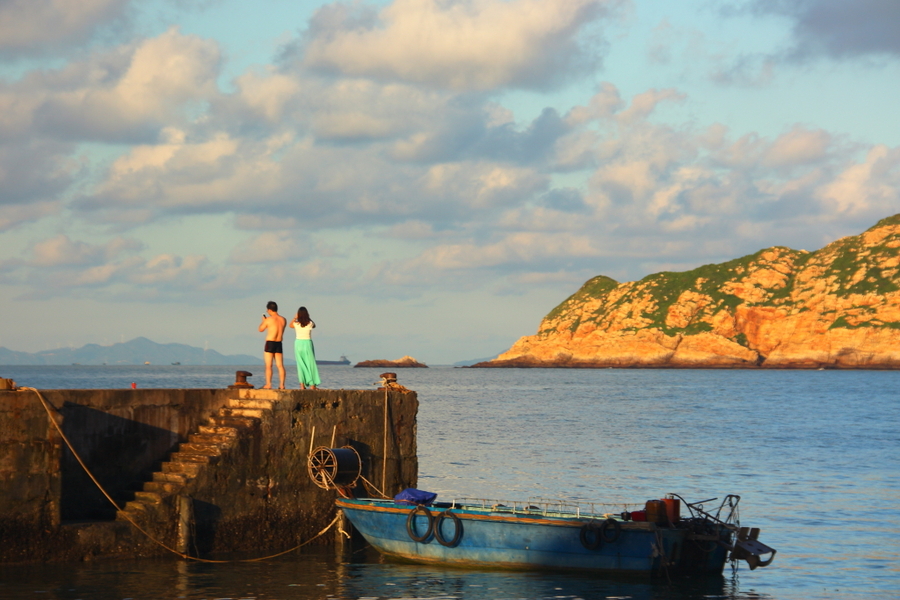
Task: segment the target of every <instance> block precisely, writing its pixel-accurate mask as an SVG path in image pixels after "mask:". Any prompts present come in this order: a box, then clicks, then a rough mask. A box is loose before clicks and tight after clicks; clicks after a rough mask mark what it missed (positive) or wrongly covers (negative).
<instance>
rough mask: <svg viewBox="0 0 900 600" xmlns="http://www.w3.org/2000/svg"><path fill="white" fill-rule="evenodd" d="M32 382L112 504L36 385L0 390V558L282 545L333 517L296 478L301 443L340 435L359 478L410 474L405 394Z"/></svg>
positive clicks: (264, 549)
mask: <svg viewBox="0 0 900 600" xmlns="http://www.w3.org/2000/svg"><path fill="white" fill-rule="evenodd" d="M41 393H42V395H43V396H44V398H45V399H46V401H47V402H48V404H49V405H51V407H52V409H51V412H52V414H53V418H54V419H55V420H56V422H57V423H59V424H60V427H61V429H62V431H63V433H64V434H65V436H66V437H67V438H68V439H69V440H70V442H71V443H72V445H73V447H74V448H75V450H76V452H77V453H78V455H79V456H80V457H81V458H82V460H83V461H84V462H85V464H86V465H87V467H88V469H89V470H90V471H91V473H92V474H93V475H94V477H95V478H96V479H97V480H98V481H99V482H100V483H101V485H102V486H103V488H104V489H106V490H107V492H108V493H109V494H110V495H111V496H112V497H113V499H114V500H115V501H116V504H117V507H118V508H119V510H117V508H116V507H114V506H113V505H112V504H111V503H110V502H109V500H107V499H106V498H105V497H104V496H103V495H102V493H101V492H100V491H99V490H98V489H97V486H96V485H95V484H94V483H93V482H92V481H91V479H90V478H89V477H88V476H87V474H86V473H85V472H84V469H82V467H81V466H80V465H79V464H78V462H77V461H76V459H75V457H74V456H73V455H72V453H71V452H70V451H69V450H68V448H67V447H66V445H65V444H64V443H63V440H62V438H61V436H60V434H59V433H58V431H57V430H56V428H54V427H53V425H52V424H51V423H50V420H49V418H48V415H47V412H46V411H45V409H44V408H43V406H42V405H41V403H40V401H39V399H38V397H37V395H36V394H35V393H34V392H31V391H23V390H19V391H0V540H2V544H0V562H3V563H15V562H37V561H61V560H88V559H92V558H97V557H106V556H109V557H113V556H115V557H132V556H150V555H159V554H166V553H168V552H169V551H168V550H166V549H165V548H163V545H165V546H168V547H169V548H173V549H178V550H180V551H183V552H185V553H187V554H191V555H201V554H209V553H221V552H241V553H245V554H252V555H254V556H258V555H265V554H266V553H269V552H277V551H281V550H285V549H288V548H291V547H293V546H295V545H296V544H298V543H300V542H303V541H305V540H307V539H310V538H312V537H313V536H315V535H316V534H317V533H318V532H319V531H321V530H322V528H324V527H326V526H327V525H328V524H329V523H330V522H331V520H332V518H333V517H334V514H335V513H334V507H333V500H334V498H335V494H336V492H335V491H333V490H325V489H321V488H319V487H317V486H316V485H315V484H314V483H313V482H312V481H311V480H310V478H309V476H308V473H307V457H308V453H309V450H310V448H311V447H320V446H325V447H342V446H352V447H353V448H354V449H356V450H357V452H358V453H359V455H360V457H361V459H362V475H363V478H364V479H365V480H366V481H368V482H370V484H371V486H375V487H377V488H382V487H383V488H384V490H383V491H384V492H385V493H386V494H387V495H394V494H396V493H397V492H398V491H399V490H401V489H403V488H405V487H413V486H415V484H416V478H417V472H418V462H417V458H416V415H417V412H418V399H417V397H416V394H415V393H414V392H397V391H391V392H385V391H362V390H289V391H276V390H201V389H191V390H47V391H42V392H41ZM386 421H387V428H385V422H386ZM179 457H180V458H179ZM371 486H368V487H369V489H366V488H367V484H365V483H363V482H360V483H358V485H357V489H356V490H355V493H356V494H357V495H360V496H363V495H377V492H376V491H375V490H374V488H372V487H371ZM132 521H133V522H134V523H137V524H138V525H139V526H140V527H141V528H142V529H144V530H145V532H146V534H145V533H142V532H140V531H138V529H137V528H136V527H135V526H134V524H133V523H132ZM179 521H181V526H180V527H179ZM151 538H152V539H151ZM333 539H334V537H333V536H332V535H326V536H323V537H321V538H319V539H317V540H316V543H330V542H332V541H333ZM154 540H155V541H154Z"/></svg>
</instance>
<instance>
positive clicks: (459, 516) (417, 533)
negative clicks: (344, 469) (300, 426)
mask: <svg viewBox="0 0 900 600" xmlns="http://www.w3.org/2000/svg"><path fill="white" fill-rule="evenodd" d="M337 506H338V507H339V508H340V509H342V510H343V511H344V514H345V515H346V516H347V518H348V519H349V520H350V522H351V523H352V524H353V526H354V527H355V528H356V529H357V530H358V531H359V532H360V533H361V534H362V535H363V537H365V539H366V541H368V542H369V543H370V544H371V545H372V546H374V547H375V548H376V549H377V550H379V551H380V552H382V553H384V554H388V555H391V556H395V557H399V558H402V559H406V560H412V561H416V562H425V563H442V564H448V565H457V566H466V567H502V568H509V569H573V570H580V571H590V572H596V573H603V574H624V575H639V576H656V575H663V576H664V575H666V574H667V573H668V574H669V575H673V574H681V573H721V572H722V569H723V567H724V564H725V559H726V554H727V550H726V549H725V546H726V545H727V544H728V542H729V541H730V537H729V536H730V533H729V532H728V530H725V529H722V530H720V531H717V532H715V533H714V534H713V535H714V536H716V537H718V538H719V539H721V541H722V542H723V543H722V544H717V543H716V542H715V541H713V542H710V541H709V540H707V541H705V542H700V543H698V542H696V541H694V540H692V539H690V536H691V534H690V532H689V531H687V530H685V529H677V528H670V527H658V526H656V525H655V524H653V523H636V522H618V525H617V527H616V528H615V530H610V531H607V532H606V534H607V537H608V538H609V539H607V540H606V541H599V539H598V538H597V536H598V535H599V533H598V531H597V525H598V524H600V523H602V520H601V521H598V520H591V519H584V518H578V517H576V516H574V515H573V516H570V517H569V516H567V517H556V516H548V515H546V514H541V513H537V514H530V513H529V512H528V511H504V510H502V509H501V510H496V509H490V508H484V509H479V508H473V507H458V506H456V507H452V508H451V507H450V506H435V507H429V511H428V513H430V515H431V516H430V517H429V515H428V514H426V512H425V511H422V510H421V509H418V512H416V513H415V514H414V515H412V516H410V512H411V511H416V508H415V507H411V506H409V505H403V504H398V503H395V502H392V501H382V500H373V499H340V500H337ZM447 511H449V513H452V514H453V515H455V518H454V517H450V516H449V515H445V516H444V517H441V513H444V512H447ZM429 520H430V521H431V524H432V527H431V529H432V531H431V532H430V533H429ZM586 527H590V528H592V529H590V530H589V531H587V534H588V536H587V538H585V531H584V529H585V528H586ZM434 530H437V531H434ZM426 534H428V535H426ZM436 534H437V535H436ZM414 537H417V538H422V539H421V541H416V540H415V539H413V538H414ZM613 537H614V538H615V539H611V538H613ZM438 538H440V540H442V541H443V542H444V543H440V541H439V539H438Z"/></svg>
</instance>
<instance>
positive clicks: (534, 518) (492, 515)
mask: <svg viewBox="0 0 900 600" xmlns="http://www.w3.org/2000/svg"><path fill="white" fill-rule="evenodd" d="M335 502H336V504H337V505H338V506H339V507H340V508H346V509H350V510H353V509H356V510H362V511H366V512H380V513H394V514H398V515H409V513H410V511H412V510H415V509H416V506H417V505H414V504H401V503H399V502H395V501H393V500H383V499H379V498H338V499H337V500H336V501H335ZM442 504H448V506H426V508H428V509H429V510H431V511H433V512H438V513H442V512H446V511H453V514H455V515H456V516H457V517H459V518H460V519H463V520H467V521H492V522H505V523H520V524H529V525H549V526H554V527H573V528H577V527H583V526H584V525H585V524H587V523H602V522H603V521H605V520H607V519H609V518H612V519H614V520H615V521H616V523H617V524H618V525H619V526H620V527H622V528H623V529H629V530H638V531H655V530H657V529H659V527H658V526H657V524H656V523H650V522H647V521H623V520H621V518H615V517H613V516H601V515H577V514H575V513H565V514H555V515H546V514H541V515H537V514H534V513H533V512H530V511H522V512H513V511H511V510H499V511H498V510H496V509H495V508H492V507H478V506H471V505H459V504H455V505H449V504H450V503H442ZM508 508H509V507H504V509H508Z"/></svg>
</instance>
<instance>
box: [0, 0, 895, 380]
mask: <svg viewBox="0 0 900 600" xmlns="http://www.w3.org/2000/svg"><path fill="white" fill-rule="evenodd" d="M897 98H900V2H897V1H896V0H855V1H854V2H848V1H846V0H721V1H715V0H681V1H679V2H671V1H670V0H669V1H664V0H393V1H390V0H388V1H366V0H361V1H356V0H351V1H347V2H333V3H329V2H317V1H310V0H292V1H288V0H254V2H246V1H242V0H177V1H176V0H147V1H139V0H0V346H4V347H6V348H9V349H11V350H18V351H24V352H36V351H39V350H47V349H54V348H61V347H80V346H82V345H84V344H87V343H96V344H102V345H109V344H112V343H115V342H121V341H127V340H130V339H133V338H135V337H138V336H145V337H148V338H150V339H151V340H153V341H155V342H159V343H170V342H176V343H183V344H189V345H192V346H199V347H207V348H212V349H215V350H217V351H219V352H222V353H225V354H237V353H244V354H260V355H261V353H262V346H263V337H262V334H260V333H259V332H258V331H257V326H258V325H259V321H260V315H261V313H262V312H263V311H264V309H265V305H266V302H267V301H269V300H275V301H276V302H278V303H279V306H280V309H281V310H280V312H281V313H282V314H284V315H286V316H291V315H293V314H295V313H296V311H297V308H298V307H299V306H301V305H302V306H306V307H307V308H308V309H309V312H310V314H311V316H312V318H313V320H315V321H316V323H317V328H316V331H315V333H314V336H313V339H314V341H315V344H316V353H317V356H318V357H319V358H321V359H332V360H333V359H337V358H338V356H340V355H342V354H344V355H347V356H348V357H349V358H350V360H351V361H353V362H358V361H362V360H368V359H397V358H400V357H401V356H404V355H410V356H413V357H414V358H416V359H417V360H419V361H421V362H425V363H426V364H432V365H439V364H451V363H454V362H457V361H463V360H469V359H476V358H487V357H492V356H494V355H496V354H498V353H500V352H502V351H505V350H506V349H508V348H509V347H510V346H511V345H512V344H513V343H514V342H515V341H516V340H517V339H518V338H519V337H521V336H523V335H532V334H534V333H535V332H536V330H537V327H538V325H539V323H540V320H541V318H542V317H543V316H544V315H546V314H547V313H548V312H550V311H551V310H552V309H553V308H554V307H555V306H556V305H557V304H559V303H560V302H562V301H563V300H565V298H567V297H568V296H569V295H571V294H572V293H574V292H575V291H576V290H577V289H578V288H579V287H580V286H581V284H582V283H584V282H585V281H586V280H588V279H590V278H591V277H594V276H596V275H601V274H602V275H607V276H609V277H612V278H613V279H616V280H617V281H620V282H624V281H633V280H637V279H640V278H642V277H644V276H646V275H649V274H651V273H656V272H659V271H664V270H669V271H683V270H688V269H692V268H695V267H698V266H700V265H703V264H709V263H717V262H723V261H726V260H730V259H732V258H737V257H739V256H744V255H747V254H750V253H753V252H756V251H757V250H759V249H762V248H766V247H769V246H774V245H780V246H789V247H791V248H795V249H806V250H810V251H812V250H816V249H818V248H821V247H823V246H824V245H826V244H827V243H829V242H831V241H833V240H835V239H837V238H839V237H842V236H846V235H855V234H857V233H860V232H862V231H864V230H865V229H867V228H869V227H871V226H872V225H874V224H875V223H876V222H877V221H878V220H880V219H882V218H884V217H887V216H890V215H893V214H896V213H898V212H900V118H898V115H900V111H898V101H897ZM285 337H286V339H287V340H289V341H290V340H292V339H293V336H292V334H290V333H288V334H286V336H285Z"/></svg>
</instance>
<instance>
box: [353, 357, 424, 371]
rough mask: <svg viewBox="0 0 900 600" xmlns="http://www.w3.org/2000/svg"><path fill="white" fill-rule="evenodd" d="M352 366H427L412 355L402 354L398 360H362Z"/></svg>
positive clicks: (390, 367)
mask: <svg viewBox="0 0 900 600" xmlns="http://www.w3.org/2000/svg"><path fill="white" fill-rule="evenodd" d="M353 366H354V367H379V368H389V369H393V368H395V367H396V368H409V367H418V368H425V369H427V368H428V365H426V364H425V363H420V362H419V361H417V360H416V359H414V358H413V357H412V356H404V357H403V358H401V359H398V360H384V359H379V360H364V361H362V362H359V363H356V364H355V365H353Z"/></svg>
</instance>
